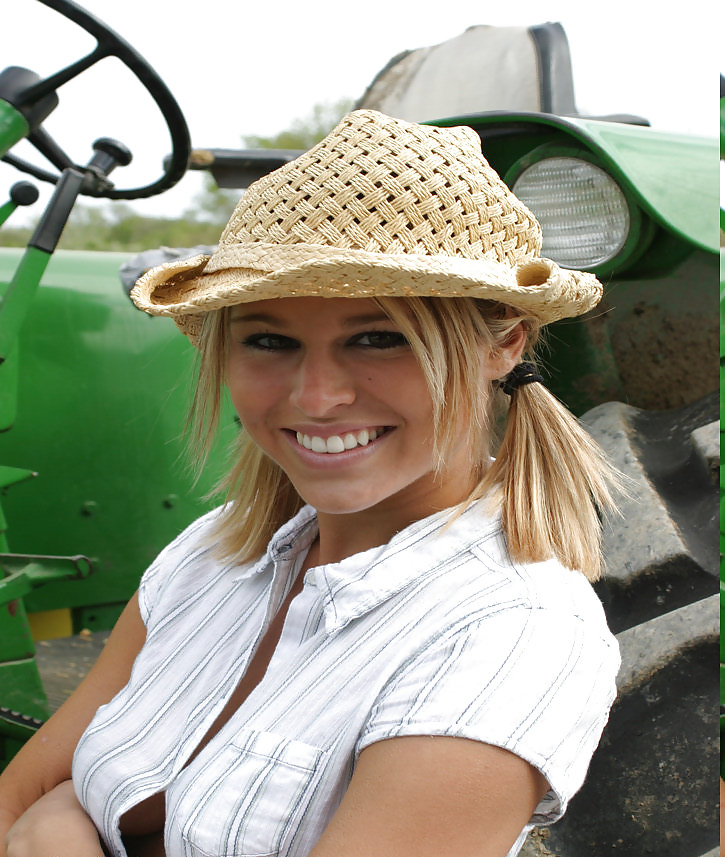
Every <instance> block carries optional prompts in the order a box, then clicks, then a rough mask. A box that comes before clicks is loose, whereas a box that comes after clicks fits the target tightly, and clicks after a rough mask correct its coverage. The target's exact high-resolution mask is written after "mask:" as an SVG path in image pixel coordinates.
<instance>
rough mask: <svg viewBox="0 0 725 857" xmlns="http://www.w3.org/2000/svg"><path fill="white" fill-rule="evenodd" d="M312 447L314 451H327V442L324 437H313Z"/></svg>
mask: <svg viewBox="0 0 725 857" xmlns="http://www.w3.org/2000/svg"><path fill="white" fill-rule="evenodd" d="M310 449H311V450H312V451H313V452H327V443H326V442H325V440H324V438H321V437H313V438H312V444H311V446H310Z"/></svg>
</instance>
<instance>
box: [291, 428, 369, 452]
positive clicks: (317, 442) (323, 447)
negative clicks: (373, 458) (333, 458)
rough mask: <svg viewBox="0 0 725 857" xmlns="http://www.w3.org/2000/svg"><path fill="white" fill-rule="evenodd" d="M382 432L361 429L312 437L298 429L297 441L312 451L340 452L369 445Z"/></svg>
mask: <svg viewBox="0 0 725 857" xmlns="http://www.w3.org/2000/svg"><path fill="white" fill-rule="evenodd" d="M381 433H382V432H381ZM381 433H379V432H378V431H377V430H376V429H361V430H360V431H359V432H354V433H353V432H348V433H347V434H346V435H344V437H340V435H337V434H333V435H331V436H330V437H328V438H327V439H325V438H323V437H317V435H312V437H310V435H307V434H302V432H299V431H298V432H297V443H299V444H300V445H301V446H304V448H305V449H311V450H312V452H327V453H339V452H345V451H346V450H349V449H355V448H356V447H358V446H367V445H368V444H369V443H370V441H371V440H375V438H377V437H379V434H381Z"/></svg>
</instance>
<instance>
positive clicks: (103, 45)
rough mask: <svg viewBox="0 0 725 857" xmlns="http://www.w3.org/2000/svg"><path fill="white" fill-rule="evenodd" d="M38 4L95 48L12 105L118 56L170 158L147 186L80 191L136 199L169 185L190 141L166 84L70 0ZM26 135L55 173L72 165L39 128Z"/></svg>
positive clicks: (34, 170) (35, 172) (50, 176)
mask: <svg viewBox="0 0 725 857" xmlns="http://www.w3.org/2000/svg"><path fill="white" fill-rule="evenodd" d="M38 2H40V3H42V4H43V5H44V6H48V7H49V8H50V9H53V10H55V11H56V12H59V13H60V14H61V15H63V16H64V17H65V18H68V19H69V20H70V21H73V22H74V23H75V24H77V25H78V26H79V27H81V28H82V29H83V30H85V31H86V32H87V33H90V35H92V36H93V37H94V38H95V39H96V47H95V49H94V50H93V51H91V53H89V54H88V55H87V56H85V57H82V58H81V59H79V60H77V61H76V62H73V63H71V64H70V65H68V66H66V67H65V68H63V69H61V70H60V71H57V72H56V73H55V74H51V75H50V76H49V77H46V78H45V79H44V80H40V81H38V82H34V83H31V84H30V85H28V86H27V87H26V88H24V89H23V90H22V91H21V92H20V93H18V94H17V96H16V98H15V99H14V102H13V103H14V106H15V107H16V108H17V109H19V110H23V109H24V108H25V109H28V108H32V106H33V105H34V104H37V103H38V102H39V101H40V100H41V99H43V98H44V97H47V96H51V97H53V96H54V94H55V90H56V89H58V87H60V86H62V85H63V84H64V83H67V82H68V81H70V80H73V78H75V77H78V75H80V74H82V73H83V72H84V71H86V70H87V69H89V68H91V66H93V65H95V63H97V62H98V61H99V60H102V59H104V58H105V57H111V56H113V57H117V58H118V59H119V60H121V62H122V63H123V64H124V65H125V66H126V67H127V68H128V69H129V70H130V71H131V72H132V73H133V74H134V75H135V76H136V77H137V78H138V80H139V81H140V82H141V84H142V85H143V86H144V87H145V88H146V90H147V92H148V93H149V95H150V96H151V97H152V98H153V100H154V101H155V103H156V106H157V107H158V108H159V110H160V111H161V114H162V116H163V117H164V120H165V121H166V126H167V128H168V129H169V134H170V136H171V149H172V151H171V156H170V157H169V158H168V159H166V161H165V162H164V172H163V174H162V175H161V178H159V179H158V180H157V181H155V182H153V183H151V184H148V185H144V186H142V187H136V188H129V189H125V190H116V189H115V188H114V187H113V186H112V185H111V184H110V182H109V183H107V184H105V185H104V184H100V185H98V186H96V187H93V186H91V183H88V186H84V188H83V190H82V191H81V193H84V194H87V195H90V196H98V197H105V198H107V199H140V198H145V197H149V196H155V195H156V194H159V193H162V192H163V191H165V190H168V188H170V187H173V185H175V184H176V183H177V182H178V181H179V179H180V178H181V177H182V176H183V175H184V173H185V172H186V168H187V166H188V163H189V156H190V154H191V141H190V138H189V129H188V127H187V125H186V121H185V119H184V116H183V114H182V112H181V109H180V108H179V105H178V104H177V103H176V99H175V98H174V96H173V95H172V94H171V92H170V91H169V90H168V88H167V87H166V84H165V83H164V82H163V81H162V80H161V78H160V77H159V76H158V74H157V73H156V72H155V71H154V70H153V69H152V68H151V66H150V65H149V64H148V63H147V62H146V60H145V59H144V58H143V57H142V56H141V55H140V54H139V53H138V52H137V51H136V50H134V49H133V48H132V47H131V45H129V44H128V42H126V41H125V39H123V38H121V36H119V35H118V34H117V33H115V32H114V31H113V30H111V29H110V27H108V26H107V25H106V24H104V23H103V22H101V21H99V20H98V19H97V18H95V17H94V16H93V15H90V14H89V13H88V12H86V11H85V10H84V9H81V8H80V6H77V5H76V4H75V3H73V2H72V0H38ZM27 139H28V141H29V142H30V143H32V144H33V146H35V148H36V149H37V150H38V151H39V152H40V153H41V154H42V155H44V156H45V157H46V158H47V159H48V160H49V161H50V163H52V164H53V166H55V167H56V168H57V169H58V172H59V173H61V172H62V171H63V170H65V169H67V168H68V167H73V166H76V165H75V164H74V162H73V161H72V160H71V158H70V157H69V156H68V155H67V154H66V153H65V152H64V151H63V149H62V148H61V147H60V146H59V145H58V144H57V143H56V142H55V140H54V139H53V138H52V137H51V136H50V134H48V133H47V131H45V129H44V128H42V127H37V128H36V129H34V130H31V133H30V134H29V135H28V137H27ZM129 159H130V158H129ZM2 160H3V161H6V162H7V163H9V164H12V165H13V166H15V167H17V168H18V169H19V170H22V171H23V172H26V173H30V175H32V176H34V177H35V178H37V179H40V180H41V181H48V182H52V183H54V184H55V183H57V181H58V178H59V176H58V175H55V174H54V173H52V172H48V171H47V170H43V169H41V168H39V167H36V166H34V165H33V164H30V163H28V162H27V161H24V160H22V159H21V158H18V157H16V156H15V155H5V156H4V157H3V159H2Z"/></svg>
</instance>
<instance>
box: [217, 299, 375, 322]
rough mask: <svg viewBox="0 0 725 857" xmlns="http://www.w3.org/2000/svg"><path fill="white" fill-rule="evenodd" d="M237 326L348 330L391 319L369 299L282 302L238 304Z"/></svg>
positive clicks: (234, 317)
mask: <svg viewBox="0 0 725 857" xmlns="http://www.w3.org/2000/svg"><path fill="white" fill-rule="evenodd" d="M229 319H230V321H231V323H232V324H234V323H244V322H247V323H263V324H280V325H293V324H296V323H312V324H314V326H316V327H320V328H323V326H324V325H329V324H335V325H341V326H348V325H354V324H365V323H368V322H373V321H375V322H377V321H386V320H387V319H388V316H387V315H386V314H385V312H384V311H383V310H382V309H381V308H380V307H379V306H378V304H377V303H376V302H375V301H374V300H371V299H370V298H320V297H300V298H279V299H272V300H264V301H252V302H250V303H243V304H236V305H234V306H232V307H230V308H229Z"/></svg>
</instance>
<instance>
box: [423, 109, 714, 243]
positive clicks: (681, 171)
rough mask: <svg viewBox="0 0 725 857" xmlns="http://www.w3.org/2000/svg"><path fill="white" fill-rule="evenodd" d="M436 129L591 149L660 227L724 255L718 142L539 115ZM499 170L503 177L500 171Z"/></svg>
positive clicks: (490, 116)
mask: <svg viewBox="0 0 725 857" xmlns="http://www.w3.org/2000/svg"><path fill="white" fill-rule="evenodd" d="M434 124H436V125H447V126H451V125H461V124H466V125H471V126H472V127H474V128H476V129H477V130H478V132H479V133H480V134H481V136H482V137H483V138H484V140H485V138H486V128H487V127H488V126H491V127H492V128H493V127H495V126H505V127H506V128H510V129H511V130H512V131H519V132H520V136H521V137H525V136H527V133H528V134H529V135H530V134H531V132H533V133H537V132H539V133H540V135H541V137H542V142H544V141H546V142H556V143H557V144H559V145H561V144H564V145H566V142H567V140H568V141H573V142H575V143H576V144H577V145H578V146H580V147H581V146H584V147H586V148H587V149H589V150H590V151H591V152H592V153H593V154H594V155H595V156H596V157H597V159H598V160H599V161H600V162H601V164H602V166H604V167H605V168H606V169H608V170H609V171H610V172H611V174H612V175H613V176H614V177H615V178H616V179H617V180H618V181H619V182H620V183H621V185H622V186H623V187H624V188H625V190H628V191H629V192H630V193H631V194H632V195H633V197H634V198H635V199H636V201H637V202H638V204H639V205H640V207H641V208H642V209H643V210H644V211H645V212H646V213H647V214H649V215H650V216H651V217H652V219H653V220H654V221H655V222H656V223H658V224H659V225H661V226H663V227H664V228H665V229H668V230H670V231H671V232H674V233H675V234H676V235H677V236H679V237H680V238H682V239H683V240H685V241H686V242H688V243H689V244H691V245H693V246H695V247H699V248H701V249H703V250H705V251H708V252H710V253H718V252H719V247H720V237H719V230H718V223H717V220H716V219H715V217H713V212H714V211H716V210H717V208H718V207H719V186H720V178H719V169H720V168H719V151H718V141H717V139H716V138H714V137H713V138H708V137H694V136H686V135H684V134H673V133H669V132H666V131H659V130H656V129H653V128H649V127H643V126H638V125H628V124H625V123H621V122H603V121H600V120H595V119H584V118H580V117H567V118H562V117H558V116H552V115H549V114H538V113H518V114H516V113H514V114H512V113H498V112H492V113H485V114H480V115H476V116H465V117H457V118H453V119H445V120H441V121H436V122H435V123H434ZM530 148H531V146H530V144H529V150H530ZM484 149H485V146H484ZM493 165H494V167H496V169H498V171H499V173H500V172H501V168H500V166H499V165H497V164H495V163H494V164H493Z"/></svg>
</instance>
